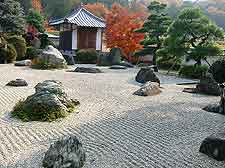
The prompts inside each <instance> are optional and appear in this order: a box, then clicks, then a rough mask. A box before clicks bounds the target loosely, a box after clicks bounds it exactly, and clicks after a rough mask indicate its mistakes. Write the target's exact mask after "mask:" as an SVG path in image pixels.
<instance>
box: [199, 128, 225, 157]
mask: <svg viewBox="0 0 225 168" xmlns="http://www.w3.org/2000/svg"><path fill="white" fill-rule="evenodd" d="M199 151H200V152H201V153H204V154H206V155H208V156H209V157H212V158H214V159H216V160H217V161H225V132H220V133H217V134H214V135H211V136H209V137H207V138H206V139H205V140H204V141H203V142H202V144H201V146H200V150H199Z"/></svg>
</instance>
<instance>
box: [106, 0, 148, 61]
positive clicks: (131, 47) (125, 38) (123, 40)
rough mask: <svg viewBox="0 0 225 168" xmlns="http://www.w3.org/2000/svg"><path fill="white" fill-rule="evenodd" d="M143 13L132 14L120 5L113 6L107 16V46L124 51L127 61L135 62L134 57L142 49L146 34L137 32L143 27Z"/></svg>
mask: <svg viewBox="0 0 225 168" xmlns="http://www.w3.org/2000/svg"><path fill="white" fill-rule="evenodd" d="M142 18H143V13H140V12H131V11H129V9H127V8H125V7H122V6H121V5H119V4H116V3H115V4H113V5H112V9H111V10H110V11H109V12H108V14H107V15H106V22H107V28H106V45H107V47H108V48H113V47H119V48H121V49H122V51H123V53H124V56H125V59H127V60H129V61H134V60H133V59H134V58H133V59H132V57H131V56H132V55H133V53H134V52H135V51H137V50H139V49H141V48H142V45H140V41H141V40H143V39H144V34H142V33H136V32H135V30H136V29H139V28H141V27H142V25H143V23H144V21H143V19H142Z"/></svg>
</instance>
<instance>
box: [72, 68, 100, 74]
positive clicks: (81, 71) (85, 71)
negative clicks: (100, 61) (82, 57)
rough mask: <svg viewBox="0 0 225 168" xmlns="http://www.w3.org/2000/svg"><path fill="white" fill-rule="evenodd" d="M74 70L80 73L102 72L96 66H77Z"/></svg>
mask: <svg viewBox="0 0 225 168" xmlns="http://www.w3.org/2000/svg"><path fill="white" fill-rule="evenodd" d="M74 72H80V73H102V71H101V70H100V69H98V68H85V67H77V68H76V69H75V71H74Z"/></svg>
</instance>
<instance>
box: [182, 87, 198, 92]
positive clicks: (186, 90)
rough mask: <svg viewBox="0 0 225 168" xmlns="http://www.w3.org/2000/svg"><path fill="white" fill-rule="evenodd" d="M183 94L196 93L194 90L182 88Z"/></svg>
mask: <svg viewBox="0 0 225 168" xmlns="http://www.w3.org/2000/svg"><path fill="white" fill-rule="evenodd" d="M183 92H185V93H198V92H197V89H196V88H184V89H183Z"/></svg>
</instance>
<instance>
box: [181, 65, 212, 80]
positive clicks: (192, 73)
mask: <svg viewBox="0 0 225 168" xmlns="http://www.w3.org/2000/svg"><path fill="white" fill-rule="evenodd" d="M207 71H208V66H207V65H184V66H182V67H181V68H180V70H179V75H180V76H184V77H188V78H196V79H200V78H201V77H203V76H204V75H205V74H206V73H207Z"/></svg>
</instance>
